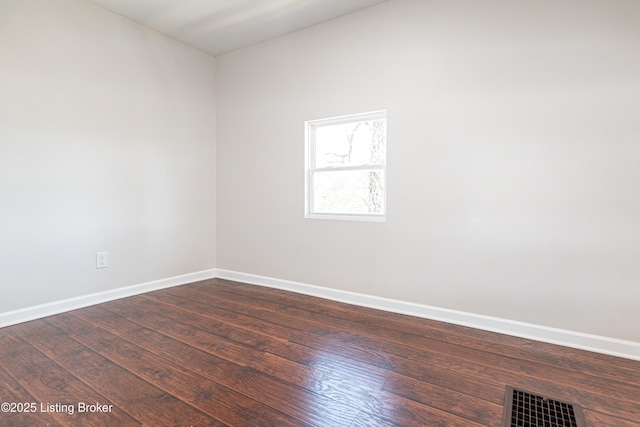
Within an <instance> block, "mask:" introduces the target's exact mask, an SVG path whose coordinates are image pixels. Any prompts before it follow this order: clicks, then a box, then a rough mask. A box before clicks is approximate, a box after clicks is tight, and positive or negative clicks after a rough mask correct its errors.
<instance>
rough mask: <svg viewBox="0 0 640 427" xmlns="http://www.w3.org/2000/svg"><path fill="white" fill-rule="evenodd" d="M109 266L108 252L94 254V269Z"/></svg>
mask: <svg viewBox="0 0 640 427" xmlns="http://www.w3.org/2000/svg"><path fill="white" fill-rule="evenodd" d="M108 266H109V252H96V268H107V267H108Z"/></svg>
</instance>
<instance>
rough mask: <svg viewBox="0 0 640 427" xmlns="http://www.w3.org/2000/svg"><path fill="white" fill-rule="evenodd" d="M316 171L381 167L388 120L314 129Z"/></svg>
mask: <svg viewBox="0 0 640 427" xmlns="http://www.w3.org/2000/svg"><path fill="white" fill-rule="evenodd" d="M313 129H314V130H315V151H314V156H315V157H314V158H315V165H313V166H312V167H315V168H326V167H331V166H335V167H339V166H361V165H382V164H384V162H385V150H386V142H387V141H386V134H387V131H386V120H385V119H383V118H378V119H370V120H363V121H352V122H349V123H342V124H332V125H324V126H314V128H313Z"/></svg>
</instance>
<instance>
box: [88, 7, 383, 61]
mask: <svg viewBox="0 0 640 427" xmlns="http://www.w3.org/2000/svg"><path fill="white" fill-rule="evenodd" d="M89 1H90V2H92V3H95V4H97V5H99V6H101V7H104V8H105V9H108V10H111V11H113V12H115V13H117V14H119V15H122V16H124V17H126V18H129V19H131V20H133V21H136V22H138V23H140V24H142V25H145V26H147V27H149V28H152V29H154V30H156V31H159V32H161V33H163V34H166V35H168V36H170V37H172V38H174V39H177V40H180V41H182V42H183V43H186V44H188V45H190V46H193V47H195V48H196V49H199V50H202V51H204V52H207V53H210V54H211V55H214V56H217V55H221V54H223V53H227V52H231V51H233V50H236V49H241V48H243V47H247V46H250V45H253V44H256V43H260V42H263V41H265V40H268V39H271V38H274V37H278V36H281V35H283V34H287V33H290V32H292V31H296V30H300V29H302V28H306V27H310V26H312V25H316V24H319V23H321V22H325V21H328V20H331V19H334V18H337V17H339V16H342V15H346V14H348V13H351V12H354V11H356V10H360V9H364V8H366V7H369V6H372V5H374V4H378V3H383V2H385V1H387V0H89Z"/></svg>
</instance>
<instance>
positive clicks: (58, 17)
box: [0, 0, 216, 312]
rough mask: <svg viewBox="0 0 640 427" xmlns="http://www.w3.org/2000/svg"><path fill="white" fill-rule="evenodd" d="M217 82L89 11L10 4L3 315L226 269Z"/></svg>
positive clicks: (4, 102)
mask: <svg viewBox="0 0 640 427" xmlns="http://www.w3.org/2000/svg"><path fill="white" fill-rule="evenodd" d="M214 71H215V63H214V60H213V58H212V57H210V56H208V55H205V54H203V53H200V52H198V51H195V50H193V49H191V48H188V47H186V46H184V45H182V44H180V43H178V42H175V41H173V40H170V39H168V38H166V37H163V36H160V35H159V34H157V33H154V32H152V31H149V30H147V29H144V28H142V27H140V26H138V25H135V24H133V23H132V22H130V21H127V20H125V19H123V18H121V17H119V16H117V15H114V14H112V13H110V12H106V11H104V10H103V9H100V8H98V7H96V6H94V5H91V4H88V3H87V2H84V1H80V0H3V1H0V264H1V265H0V312H6V311H11V310H16V309H20V308H24V307H31V306H36V305H38V304H43V303H49V302H55V301H60V300H63V299H66V298H71V297H75V296H82V295H89V294H93V293H96V292H101V291H106V290H113V289H117V288H120V287H123V286H128V285H134V284H139V283H143V282H147V281H152V280H157V279H163V278H166V277H171V276H175V275H180V274H185V273H191V272H195V271H200V270H204V269H209V268H213V267H214V262H215V202H216V198H215V161H216V159H215V122H214V121H215V98H214ZM99 250H106V251H108V252H109V264H110V265H109V267H108V268H107V269H103V270H96V268H95V253H96V251H99Z"/></svg>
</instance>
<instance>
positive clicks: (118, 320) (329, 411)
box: [0, 279, 640, 427]
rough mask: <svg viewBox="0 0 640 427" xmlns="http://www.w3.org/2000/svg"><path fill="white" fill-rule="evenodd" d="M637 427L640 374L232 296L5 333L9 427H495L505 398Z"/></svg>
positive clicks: (615, 362)
mask: <svg viewBox="0 0 640 427" xmlns="http://www.w3.org/2000/svg"><path fill="white" fill-rule="evenodd" d="M507 384H508V385H512V386H516V387H521V388H523V389H525V390H527V391H533V392H538V393H543V394H548V395H550V396H551V397H554V398H556V399H560V400H564V401H567V402H571V403H576V404H579V405H581V406H582V408H583V412H584V414H585V419H586V420H587V423H588V424H589V425H593V426H599V427H600V426H604V427H607V426H620V427H640V363H639V362H636V361H632V360H627V359H619V358H615V357H611V356H606V355H601V354H594V353H589V352H585V351H580V350H575V349H570V348H565V347H561V346H557V345H550V344H545V343H540V342H535V341H529V340H524V339H521V338H517V337H512V336H507V335H501V334H496V333H492V332H487V331H479V330H475V329H472V328H467V327H460V326H456V325H450V324H446V323H441V322H436V321H431V320H426V319H420V318H415V317H411V316H403V315H397V314H393V313H388V312H382V311H377V310H373V309H368V308H363V307H355V306H351V305H348V304H343V303H338V302H334V301H328V300H324V299H321V298H316V297H311V296H306V295H300V294H295V293H291V292H286V291H282V290H276V289H269V288H263V287H259V286H252V285H247V284H242V283H236V282H230V281H227V280H220V279H214V280H207V281H202V282H197V283H193V284H189V285H184V286H179V287H174V288H168V289H164V290H161V291H157V292H151V293H148V294H143V295H138V296H134V297H130V298H125V299H121V300H116V301H112V302H109V303H105V304H100V305H97V306H93V307H87V308H85V309H81V310H75V311H72V312H68V313H63V314H60V315H56V316H51V317H48V318H45V319H40V320H35V321H32V322H27V323H23V324H19V325H15V326H11V327H7V328H3V329H0V397H1V399H0V400H2V401H9V402H11V401H16V402H17V401H25V402H26V401H34V402H38V403H40V402H53V403H55V402H66V403H77V402H104V404H108V405H113V409H112V410H111V411H110V412H108V413H93V414H86V413H85V414H78V413H76V414H74V415H70V414H66V413H52V412H34V413H22V414H16V413H0V425H11V426H33V425H53V426H58V425H60V426H80V425H92V426H93V425H95V426H103V425H104V426H113V425H118V426H136V425H149V426H158V425H163V426H172V425H175V426H183V425H186V426H224V425H227V426H274V427H275V426H278V427H279V426H285V427H286V426H340V427H345V426H351V427H364V426H366V427H376V426H420V427H422V426H465V427H474V426H475V427H479V426H497V425H500V423H501V419H502V415H503V406H502V404H503V400H504V393H505V387H506V385H507Z"/></svg>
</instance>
